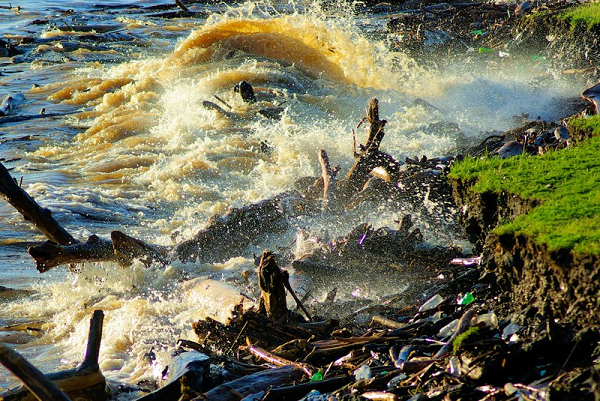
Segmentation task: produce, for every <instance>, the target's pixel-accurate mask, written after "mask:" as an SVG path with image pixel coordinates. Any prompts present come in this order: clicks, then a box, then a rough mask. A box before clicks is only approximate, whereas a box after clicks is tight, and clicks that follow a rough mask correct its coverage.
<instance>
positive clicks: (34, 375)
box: [0, 344, 71, 401]
mask: <svg viewBox="0 0 600 401" xmlns="http://www.w3.org/2000/svg"><path fill="white" fill-rule="evenodd" d="M0 362H1V363H2V365H4V366H5V367H6V368H7V369H8V370H10V371H11V372H12V373H13V374H14V375H15V376H16V377H17V378H18V379H19V380H21V381H22V382H23V383H24V385H25V387H26V388H27V389H28V390H29V391H30V392H31V394H33V395H34V396H35V397H36V398H37V399H38V400H40V401H46V400H48V401H71V399H70V398H69V397H67V395H66V394H65V393H63V392H62V391H61V389H60V388H58V386H57V385H56V384H55V383H54V382H53V381H52V380H50V379H49V378H48V377H46V376H44V374H43V373H42V372H40V371H39V370H38V369H37V368H36V367H35V366H33V365H32V364H31V363H29V362H28V361H27V359H25V358H23V356H21V354H19V353H18V352H17V351H14V350H12V349H10V348H9V347H7V346H6V345H4V344H0ZM0 399H2V400H4V399H5V398H4V397H3V396H2V394H0Z"/></svg>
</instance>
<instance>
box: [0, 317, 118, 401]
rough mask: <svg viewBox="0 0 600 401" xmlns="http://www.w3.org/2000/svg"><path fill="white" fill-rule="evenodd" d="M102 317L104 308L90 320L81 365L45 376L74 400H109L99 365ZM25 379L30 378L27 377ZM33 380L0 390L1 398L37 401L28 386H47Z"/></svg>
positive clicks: (13, 400) (12, 400) (11, 400)
mask: <svg viewBox="0 0 600 401" xmlns="http://www.w3.org/2000/svg"><path fill="white" fill-rule="evenodd" d="M103 320H104V313H103V312H102V311H101V310H96V311H94V314H93V316H92V319H91V320H90V331H89V336H88V343H87V349H86V354H85V358H84V360H83V362H82V363H81V365H79V367H77V368H75V369H69V370H64V371H60V372H55V373H50V374H47V375H46V376H45V378H46V379H48V380H50V381H52V382H54V384H55V385H56V386H58V388H60V390H62V391H63V392H64V393H65V394H66V395H67V396H68V397H70V398H71V399H77V400H89V401H97V400H106V399H108V392H107V388H106V379H105V378H104V375H102V373H101V372H100V368H99V366H98V354H99V352H100V342H101V338H102V324H103ZM0 358H1V356H0ZM0 362H2V363H3V364H4V361H3V360H1V359H0ZM18 377H19V378H20V379H21V380H23V378H21V377H20V376H18ZM26 380H29V379H28V378H27V379H26ZM31 380H32V381H25V380H23V383H24V385H22V386H19V387H16V388H13V389H10V390H8V391H6V392H4V393H0V400H3V401H16V400H19V401H25V400H27V401H29V400H35V397H34V395H32V393H31V392H30V391H29V390H28V389H29V388H31V387H32V386H35V387H44V386H45V384H44V383H45V381H44V382H40V381H39V380H37V379H35V378H34V379H31ZM68 397H67V398H43V400H46V399H48V400H69V398H68Z"/></svg>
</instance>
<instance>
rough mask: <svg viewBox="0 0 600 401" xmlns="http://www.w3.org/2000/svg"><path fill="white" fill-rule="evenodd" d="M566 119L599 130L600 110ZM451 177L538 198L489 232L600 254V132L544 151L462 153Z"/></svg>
mask: <svg viewBox="0 0 600 401" xmlns="http://www.w3.org/2000/svg"><path fill="white" fill-rule="evenodd" d="M571 124H572V125H573V126H575V127H578V128H580V129H592V130H594V134H595V135H600V116H594V117H591V118H585V119H578V120H574V121H573V122H572V123H571ZM450 177H451V178H452V177H454V178H461V179H463V180H473V181H476V184H475V185H474V186H473V187H472V190H473V191H476V192H487V191H491V192H496V193H501V192H508V193H513V194H516V195H519V196H520V197H521V198H524V199H534V200H538V201H540V202H541V205H540V206H538V207H536V208H534V209H533V210H531V211H530V212H529V213H527V214H525V215H522V216H519V217H517V218H516V219H515V220H514V221H512V222H508V223H506V224H503V225H501V226H500V227H497V228H496V229H495V230H494V233H496V234H517V235H519V234H523V235H528V236H530V237H532V238H533V239H534V241H535V242H536V243H538V244H544V245H546V246H547V247H548V249H549V250H551V251H554V250H559V249H567V250H572V251H573V252H574V253H577V254H593V255H600V136H594V137H593V138H591V139H588V140H587V141H585V142H583V143H581V144H580V145H578V146H576V147H573V148H571V149H565V150H560V151H554V152H549V153H546V154H545V155H543V156H518V157H513V158H510V159H492V158H489V159H478V160H473V159H466V160H465V161H464V162H462V163H458V164H456V165H455V166H454V167H453V169H452V171H451V173H450Z"/></svg>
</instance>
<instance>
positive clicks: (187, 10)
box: [175, 0, 190, 13]
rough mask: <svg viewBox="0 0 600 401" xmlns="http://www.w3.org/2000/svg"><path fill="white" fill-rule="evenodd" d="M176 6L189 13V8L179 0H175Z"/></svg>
mask: <svg viewBox="0 0 600 401" xmlns="http://www.w3.org/2000/svg"><path fill="white" fill-rule="evenodd" d="M175 4H176V5H177V7H179V8H181V9H182V10H183V11H184V12H186V13H189V12H190V10H189V9H188V8H187V7H186V6H185V4H183V3H182V2H181V0H175Z"/></svg>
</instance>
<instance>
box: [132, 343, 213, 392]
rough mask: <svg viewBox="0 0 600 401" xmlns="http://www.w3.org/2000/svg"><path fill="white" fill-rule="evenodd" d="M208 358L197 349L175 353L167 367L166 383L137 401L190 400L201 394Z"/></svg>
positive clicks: (207, 369) (207, 370) (208, 362)
mask: <svg viewBox="0 0 600 401" xmlns="http://www.w3.org/2000/svg"><path fill="white" fill-rule="evenodd" d="M209 367H210V359H209V357H208V356H206V355H205V354H203V353H200V352H198V351H187V352H182V353H180V354H177V355H176V356H175V357H174V358H173V360H172V362H171V364H170V365H169V367H168V381H167V383H166V384H165V385H164V386H163V387H161V388H159V389H158V390H156V391H153V392H152V393H150V394H148V395H146V396H144V397H142V398H139V399H138V400H137V401H159V400H160V401H162V400H191V399H193V398H194V397H197V396H199V395H200V394H202V382H203V379H204V377H205V376H206V375H207V374H208V372H209Z"/></svg>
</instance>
